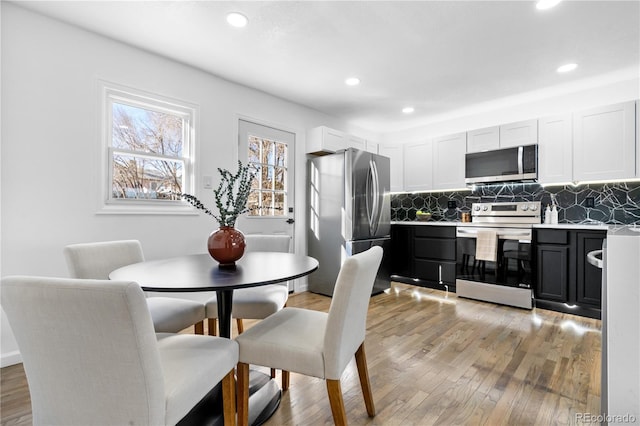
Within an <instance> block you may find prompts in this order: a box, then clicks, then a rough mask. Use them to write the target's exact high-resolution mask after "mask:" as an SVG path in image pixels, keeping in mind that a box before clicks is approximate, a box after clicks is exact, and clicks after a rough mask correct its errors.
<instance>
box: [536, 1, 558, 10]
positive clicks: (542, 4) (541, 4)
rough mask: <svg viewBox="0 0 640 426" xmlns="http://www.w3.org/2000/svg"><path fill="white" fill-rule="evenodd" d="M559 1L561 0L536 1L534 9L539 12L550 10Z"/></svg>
mask: <svg viewBox="0 0 640 426" xmlns="http://www.w3.org/2000/svg"><path fill="white" fill-rule="evenodd" d="M561 1H562V0H540V1H538V3H536V9H539V10H546V9H551V8H552V7H554V6H556V5H557V4H558V3H560V2H561Z"/></svg>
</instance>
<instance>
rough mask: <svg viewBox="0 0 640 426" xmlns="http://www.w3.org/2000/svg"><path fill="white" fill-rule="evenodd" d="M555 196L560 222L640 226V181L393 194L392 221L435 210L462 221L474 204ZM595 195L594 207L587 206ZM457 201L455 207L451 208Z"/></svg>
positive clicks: (441, 215)
mask: <svg viewBox="0 0 640 426" xmlns="http://www.w3.org/2000/svg"><path fill="white" fill-rule="evenodd" d="M554 196H555V199H556V203H557V205H558V222H559V223H588V222H594V221H595V222H604V223H607V224H637V225H640V182H616V183H603V184H585V185H576V186H573V185H564V186H547V187H543V186H542V185H539V184H536V183H513V184H503V185H484V186H477V187H476V188H475V189H474V190H469V191H452V192H425V193H405V194H393V195H392V196H391V220H393V221H411V220H415V218H416V211H418V210H424V211H430V212H431V213H432V215H433V216H432V217H433V220H460V214H461V213H463V212H470V211H471V204H472V203H478V202H485V203H487V202H501V201H505V202H506V201H540V202H541V203H542V206H543V207H545V206H546V205H547V204H551V202H552V201H551V200H552V197H554ZM587 198H593V201H594V207H587V206H586V204H587V201H586V200H587ZM451 201H455V203H456V206H457V207H456V208H449V207H448V206H449V202H451Z"/></svg>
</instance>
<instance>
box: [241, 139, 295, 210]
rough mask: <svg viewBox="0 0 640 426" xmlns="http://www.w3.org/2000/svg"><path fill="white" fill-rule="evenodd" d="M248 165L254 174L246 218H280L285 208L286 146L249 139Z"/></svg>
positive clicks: (269, 141) (266, 140)
mask: <svg viewBox="0 0 640 426" xmlns="http://www.w3.org/2000/svg"><path fill="white" fill-rule="evenodd" d="M249 165H250V166H251V167H252V169H253V170H256V174H255V178H254V180H253V182H252V183H251V193H250V194H249V201H248V203H247V206H248V207H249V216H284V215H285V212H286V209H285V206H286V205H287V204H286V202H287V200H286V198H287V188H286V181H287V145H286V144H284V143H282V142H278V141H274V140H269V139H264V138H259V137H256V136H250V137H249Z"/></svg>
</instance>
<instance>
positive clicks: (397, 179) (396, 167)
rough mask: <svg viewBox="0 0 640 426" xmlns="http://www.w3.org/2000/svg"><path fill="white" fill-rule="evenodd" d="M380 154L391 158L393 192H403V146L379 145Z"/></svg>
mask: <svg viewBox="0 0 640 426" xmlns="http://www.w3.org/2000/svg"><path fill="white" fill-rule="evenodd" d="M378 154H380V155H384V156H385V157H389V160H390V161H389V163H390V166H389V167H390V169H391V170H390V174H391V187H390V190H391V192H402V190H403V186H404V182H403V173H402V160H403V158H402V145H386V144H380V145H378Z"/></svg>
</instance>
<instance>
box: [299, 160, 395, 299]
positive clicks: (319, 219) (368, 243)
mask: <svg viewBox="0 0 640 426" xmlns="http://www.w3.org/2000/svg"><path fill="white" fill-rule="evenodd" d="M307 176H308V188H307V197H308V199H307V202H308V204H307V205H308V207H309V222H308V223H309V227H308V233H307V244H308V253H309V256H313V257H315V258H316V259H318V262H319V263H320V266H319V268H318V270H317V271H316V272H314V273H313V274H311V275H310V276H309V290H310V291H312V292H314V293H320V294H324V295H327V296H332V295H333V288H334V286H335V282H336V278H337V276H338V272H339V271H340V267H341V265H342V262H343V261H344V259H345V258H346V257H348V256H351V255H353V254H357V253H360V252H363V251H365V250H367V249H369V248H370V247H372V246H382V248H383V249H384V256H383V259H382V265H381V266H380V269H379V270H378V276H377V278H376V282H375V284H374V287H373V294H377V293H380V292H382V291H384V290H385V289H387V288H389V286H390V280H389V265H388V259H390V255H391V253H390V245H391V239H390V236H389V235H390V229H391V225H390V218H391V203H390V194H389V187H390V171H389V158H387V157H383V156H381V155H377V154H372V153H370V152H367V151H361V150H358V149H353V148H350V149H347V150H345V151H341V152H338V153H335V154H330V155H325V156H321V157H316V158H313V159H310V160H309V163H308V170H307Z"/></svg>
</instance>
